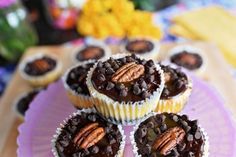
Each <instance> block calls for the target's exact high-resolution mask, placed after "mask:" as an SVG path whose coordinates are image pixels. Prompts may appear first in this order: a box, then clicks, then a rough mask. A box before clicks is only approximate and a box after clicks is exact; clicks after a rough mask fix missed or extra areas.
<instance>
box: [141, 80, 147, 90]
mask: <svg viewBox="0 0 236 157" xmlns="http://www.w3.org/2000/svg"><path fill="white" fill-rule="evenodd" d="M140 86H141V87H142V88H143V89H147V83H146V82H145V81H144V80H143V81H142V82H141V84H140Z"/></svg>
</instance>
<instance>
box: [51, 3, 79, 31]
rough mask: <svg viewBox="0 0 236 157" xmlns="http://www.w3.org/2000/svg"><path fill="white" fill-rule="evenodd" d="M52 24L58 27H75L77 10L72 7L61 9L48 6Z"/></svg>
mask: <svg viewBox="0 0 236 157" xmlns="http://www.w3.org/2000/svg"><path fill="white" fill-rule="evenodd" d="M49 12H50V14H51V18H52V22H53V25H54V26H56V27H57V28H60V29H72V28H74V27H75V23H76V18H77V15H78V10H76V9H74V8H70V9H62V8H59V7H57V6H51V7H50V8H49Z"/></svg>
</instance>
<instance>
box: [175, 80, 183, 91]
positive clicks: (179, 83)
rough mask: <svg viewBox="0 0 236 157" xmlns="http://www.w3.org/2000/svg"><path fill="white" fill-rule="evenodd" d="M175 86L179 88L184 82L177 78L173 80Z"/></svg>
mask: <svg viewBox="0 0 236 157" xmlns="http://www.w3.org/2000/svg"><path fill="white" fill-rule="evenodd" d="M175 86H176V88H177V89H180V88H182V87H183V86H184V82H183V81H182V80H177V81H176V82H175Z"/></svg>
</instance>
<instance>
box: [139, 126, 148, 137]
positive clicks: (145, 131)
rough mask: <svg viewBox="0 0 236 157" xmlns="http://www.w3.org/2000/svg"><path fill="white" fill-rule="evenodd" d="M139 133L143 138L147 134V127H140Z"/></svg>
mask: <svg viewBox="0 0 236 157" xmlns="http://www.w3.org/2000/svg"><path fill="white" fill-rule="evenodd" d="M138 134H139V137H141V138H143V137H144V136H146V135H147V128H146V127H143V128H141V129H139V132H138Z"/></svg>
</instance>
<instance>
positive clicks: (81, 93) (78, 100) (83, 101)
mask: <svg viewBox="0 0 236 157" xmlns="http://www.w3.org/2000/svg"><path fill="white" fill-rule="evenodd" d="M94 63H95V61H94V60H89V61H86V62H84V63H81V64H78V65H76V66H74V67H72V68H70V69H69V70H67V72H66V73H65V74H64V76H63V77H62V80H63V84H64V88H65V90H66V92H67V96H68V98H69V100H70V101H71V103H72V104H73V105H74V106H75V107H76V108H78V109H82V108H90V107H93V103H92V101H91V98H90V94H89V90H88V87H87V85H86V77H87V73H88V71H89V69H90V68H91V67H92V66H93V65H94Z"/></svg>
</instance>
